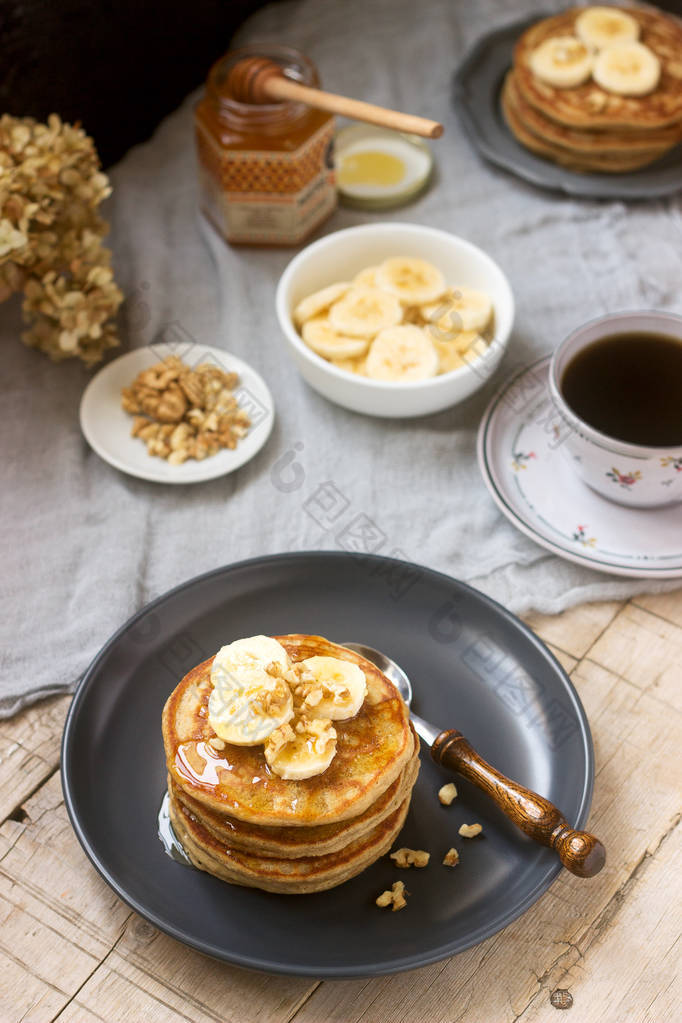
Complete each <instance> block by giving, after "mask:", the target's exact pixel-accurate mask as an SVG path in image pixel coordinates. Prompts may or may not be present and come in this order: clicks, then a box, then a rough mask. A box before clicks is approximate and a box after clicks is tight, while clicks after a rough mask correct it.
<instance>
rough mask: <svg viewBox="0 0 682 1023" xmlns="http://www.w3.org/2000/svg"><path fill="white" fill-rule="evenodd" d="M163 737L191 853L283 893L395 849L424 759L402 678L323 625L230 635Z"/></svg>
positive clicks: (198, 672)
mask: <svg viewBox="0 0 682 1023" xmlns="http://www.w3.org/2000/svg"><path fill="white" fill-rule="evenodd" d="M277 648H279V651H281V652H282V653H281V654H280V653H279V652H278V649H277ZM245 651H246V655H248V656H246V655H245ZM225 668H227V670H223V669H225ZM268 679H269V680H270V681H268ZM278 686H279V687H280V689H281V691H279V690H278V688H277V687H278ZM282 687H284V688H282ZM254 694H256V697H257V698H258V699H260V701H261V702H260V709H259V708H258V706H257V703H254ZM263 694H265V698H263ZM289 701H292V703H290V702H289ZM292 706H293V717H291V716H290V714H291V710H292ZM254 708H255V709H256V711H257V714H256V718H255V725H254V718H253V711H254ZM245 710H246V713H245ZM313 714H314V715H315V717H314V718H313ZM349 714H350V716H345V717H344V715H349ZM328 715H329V716H330V717H328ZM278 722H283V723H282V724H279V725H278V726H277V727H276V728H275V729H274V731H273V730H272V726H274V725H277V723H278ZM313 722H317V723H316V724H314V723H313ZM332 733H335V735H334V738H333V739H331V738H330V735H331V734H332ZM221 734H222V735H223V736H228V739H225V738H221ZM264 736H265V738H263V737H264ZM163 738H164V746H165V751H166V761H167V765H168V776H169V777H168V791H169V807H170V819H171V823H172V825H173V830H174V831H175V833H176V836H177V838H178V840H179V841H180V843H181V844H182V846H183V848H184V849H185V851H186V853H187V855H188V856H189V858H190V859H191V861H192V862H193V863H194V865H195V866H197V867H199V868H200V869H202V870H206V871H208V872H209V873H211V874H214V875H215V876H216V877H219V878H222V879H223V880H225V881H229V882H231V883H233V884H239V885H246V886H250V887H255V888H263V889H265V890H267V891H274V892H285V893H292V894H293V893H297V894H300V893H305V892H315V891H321V890H323V889H326V888H332V887H334V886H335V885H338V884H341V883H342V882H343V881H346V880H348V879H349V878H351V877H354V876H355V875H356V874H358V873H360V872H361V871H362V870H364V869H365V868H366V867H368V866H369V865H370V864H371V863H373V862H374V861H375V860H376V859H378V858H379V857H380V856H382V855H383V854H384V853H386V852H388V850H389V849H390V848H391V845H392V844H393V841H394V839H395V837H396V836H397V835H398V833H399V831H400V830H401V828H402V826H403V823H404V821H405V817H406V816H407V811H408V809H409V804H410V796H411V792H412V787H413V785H414V783H415V781H416V779H417V774H418V771H419V742H418V739H417V737H416V735H415V733H414V731H413V729H412V726H411V725H410V722H409V714H408V710H407V707H406V706H405V703H404V702H403V700H402V699H401V697H400V695H399V694H398V692H397V690H396V689H395V687H394V686H393V685H392V683H391V682H389V680H388V679H387V678H386V677H385V676H384V675H383V674H382V673H381V672H380V671H379V670H378V669H377V668H376V667H375V666H374V665H373V664H370V662H368V661H366V660H364V658H362V657H360V656H358V655H357V654H355V653H353V652H352V651H350V650H347V649H346V648H345V647H340V646H337V645H336V644H334V643H330V642H329V641H328V640H325V639H323V638H322V637H319V636H305V635H291V636H279V637H276V638H275V639H273V638H271V637H265V636H257V637H251V638H250V639H248V640H246V639H245V640H238V641H236V642H235V643H233V644H230V646H228V647H223V648H222V650H221V651H220V652H219V654H218V655H216V658H212V659H209V660H208V661H205V662H204V663H203V664H200V665H198V666H197V667H196V668H194V669H193V670H192V671H190V672H189V673H188V675H186V676H185V678H184V679H183V680H182V681H181V682H180V684H179V685H178V686H177V688H176V689H175V690H174V691H173V693H172V694H171V696H170V697H169V699H168V702H167V703H166V706H165V708H164V712H163ZM230 739H232V740H234V739H238V740H239V742H234V741H230ZM245 739H246V740H248V741H249V742H250V743H251V744H249V745H246V744H244V741H243V740H245ZM256 740H258V741H256ZM332 747H333V749H332ZM312 771H315V772H316V773H311V772H312ZM284 775H286V777H284Z"/></svg>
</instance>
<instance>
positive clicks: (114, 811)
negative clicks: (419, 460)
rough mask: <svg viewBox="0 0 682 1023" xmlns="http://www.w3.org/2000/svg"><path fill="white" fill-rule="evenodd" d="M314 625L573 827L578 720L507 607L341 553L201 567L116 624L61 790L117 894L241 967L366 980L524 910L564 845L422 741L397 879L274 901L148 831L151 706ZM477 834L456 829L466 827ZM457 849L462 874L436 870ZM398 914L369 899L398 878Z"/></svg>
mask: <svg viewBox="0 0 682 1023" xmlns="http://www.w3.org/2000/svg"><path fill="white" fill-rule="evenodd" d="M260 632H263V633H270V634H279V633H287V632H308V633H320V634H322V635H326V636H328V637H329V638H330V639H333V640H336V641H339V642H341V641H344V640H350V639H353V640H356V641H358V642H363V643H368V644H371V645H372V646H375V647H378V648H379V649H380V650H384V651H385V652H386V653H387V654H389V655H391V656H392V657H394V658H395V659H396V660H397V661H399V663H400V664H402V666H403V667H404V668H405V669H406V670H407V672H408V673H409V674H410V676H411V678H412V683H413V686H414V692H415V710H417V711H418V712H419V713H420V714H421V715H423V716H424V717H426V718H427V719H430V720H432V721H433V722H435V723H437V724H439V725H441V724H442V725H443V727H446V726H448V727H457V728H459V729H460V730H462V731H463V732H464V733H465V735H466V736H467V737H468V738H469V739H470V740H471V741H472V742H473V744H474V745H475V746H476V747H477V749H478V750H479V751H480V752H481V753H482V754H483V756H485V757H487V758H488V759H489V760H491V761H492V763H494V764H495V765H496V766H497V767H499V768H501V770H502V771H504V772H505V773H506V774H509V775H511V776H512V777H514V778H517V779H518V780H519V781H521V782H523V784H524V785H528V786H530V787H531V788H534V789H536V790H537V791H539V792H540V793H542V794H543V795H545V796H548V797H549V798H550V799H551V800H552V801H553V802H554V803H556V804H557V805H558V806H559V807H560V808H561V809H562V810H563V812H564V813H565V815H566V817H567V818H568V820H569V822H571V823H573V824H574V825H575V826H576V827H582V826H583V825H584V824H585V822H586V819H587V815H588V811H589V806H590V800H591V796H592V781H593V751H592V742H591V737H590V731H589V726H588V724H587V720H586V718H585V713H584V711H583V708H582V706H581V704H580V701H579V699H578V697H577V695H576V693H575V690H574V689H573V687H572V685H571V683H570V682H569V680H568V678H567V677H566V675H565V674H564V672H563V671H562V669H561V668H560V667H559V665H558V664H557V662H556V661H555V660H554V658H553V657H552V655H551V654H550V653H549V651H548V650H547V648H546V647H545V646H544V645H543V643H541V642H540V640H539V639H537V637H536V636H534V635H533V634H532V633H531V632H530V630H529V629H527V628H526V627H525V626H524V625H523V624H522V623H521V622H519V621H518V620H517V619H516V618H514V616H513V615H511V614H509V613H508V612H507V611H505V610H504V609H503V608H502V607H500V606H499V605H498V604H495V603H494V602H493V601H491V600H489V599H488V598H487V597H484V596H483V595H482V594H480V593H478V592H477V591H476V590H473V589H471V588H470V587H468V586H465V585H464V584H463V583H459V582H456V581H455V580H454V579H451V578H449V577H448V576H446V575H441V574H440V573H438V572H433V571H430V570H428V569H424V568H419V567H418V566H416V565H411V564H408V563H406V562H401V561H396V560H394V559H391V558H381V557H374V556H362V557H360V556H356V555H353V554H347V553H345V552H312V553H299V554H281V555H272V556H269V557H263V558H256V559H254V560H251V561H244V562H241V563H238V564H235V565H230V566H227V567H225V568H221V569H219V570H218V571H216V572H211V573H209V574H208V575H203V576H199V577H198V578H197V579H192V580H191V581H190V582H188V583H185V584H184V585H183V586H179V587H178V588H177V589H175V590H172V591H171V592H170V593H167V594H166V595H165V596H163V597H160V598H159V599H158V600H156V601H154V602H153V603H152V604H150V605H149V606H148V607H146V608H145V609H144V610H143V611H141V612H140V613H139V614H137V615H135V617H134V618H131V619H130V621H129V622H128V623H127V624H126V625H124V626H123V628H122V629H120V630H119V631H118V632H117V633H116V635H114V636H113V637H112V639H111V640H109V642H108V643H107V644H106V646H105V647H104V648H103V650H102V651H101V653H100V654H99V655H98V656H97V657H96V659H95V660H94V662H93V663H92V665H91V666H90V668H89V669H88V671H87V672H86V674H85V676H84V678H83V680H82V682H81V684H80V686H79V687H78V691H77V693H76V695H75V697H74V700H73V704H72V706H71V710H70V712H69V716H68V719H67V722H66V727H65V731H64V741H63V749H62V780H63V785H64V797H65V800H66V805H67V808H68V811H69V815H70V817H71V822H72V824H73V827H74V829H75V831H76V834H77V835H78V838H79V840H80V842H81V844H82V846H83V848H84V849H85V851H86V853H87V854H88V856H89V857H90V859H91V860H92V862H93V864H94V865H95V867H96V868H97V870H98V871H99V872H100V874H101V875H102V877H103V878H104V879H105V880H106V881H107V882H108V883H109V884H110V885H111V887H112V888H113V889H114V891H115V892H116V893H117V895H119V896H120V897H121V898H122V899H124V900H125V901H126V902H127V903H128V904H129V905H130V906H131V907H132V908H133V909H135V910H136V911H137V912H138V913H140V914H141V915H142V916H144V917H146V918H147V920H149V921H150V922H151V923H152V924H154V925H155V926H157V927H159V928H160V929H161V930H163V931H166V932H167V933H168V934H170V935H172V936H173V937H174V938H177V939H179V940H180V941H184V942H186V943H187V944H188V945H191V946H193V947H194V948H197V949H199V950H201V951H202V952H206V953H208V954H209V955H212V956H216V957H217V958H219V959H224V960H227V961H228V962H231V963H234V964H236V965H238V966H245V967H251V968H254V969H262V970H271V971H275V972H279V973H292V974H298V975H304V976H315V977H359V976H370V975H378V974H385V973H393V972H397V971H399V970H406V969H410V968H412V967H415V966H421V965H424V964H426V963H431V962H434V961H436V960H439V959H443V958H445V957H446V956H449V955H452V954H453V953H455V952H461V951H462V950H463V949H465V948H468V947H469V946H471V945H474V944H476V943H477V942H479V941H482V940H483V939H484V938H487V937H489V936H490V935H491V934H494V933H495V932H496V931H499V930H500V929H501V928H502V927H505V926H506V925H507V924H508V923H510V921H512V920H514V919H515V918H516V917H517V916H519V915H520V914H521V913H523V912H524V910H526V909H528V907H529V906H531V905H532V904H533V903H534V902H535V901H536V899H538V898H539V897H540V895H541V894H542V893H543V892H544V891H545V890H546V889H547V888H548V887H549V885H550V884H551V882H552V880H553V879H554V878H555V877H556V875H557V874H558V872H559V869H560V864H559V861H558V859H557V858H556V856H555V855H554V854H553V853H551V852H549V851H548V850H547V849H543V848H541V847H539V846H537V845H535V844H534V843H533V842H531V841H530V840H529V839H528V838H526V837H525V836H524V835H522V834H521V833H520V832H518V831H517V830H516V828H515V827H514V826H513V825H512V824H511V823H510V822H509V821H508V820H507V819H506V818H505V817H504V816H503V815H502V814H501V813H499V812H498V811H497V809H496V808H495V807H494V806H493V805H492V804H491V803H490V802H489V800H488V799H486V797H485V796H483V795H482V794H481V793H479V792H478V791H477V790H476V789H474V788H473V787H472V786H470V785H469V784H468V783H466V782H465V781H463V780H462V779H459V780H458V782H457V787H458V789H459V793H460V796H459V799H458V800H456V801H455V803H453V804H452V806H450V807H443V806H441V805H440V803H439V802H438V799H437V797H436V792H437V790H438V788H439V787H440V785H442V784H443V783H444V780H446V779H447V777H448V776H447V775H446V774H445V772H443V771H442V769H440V768H437V767H436V766H435V764H433V762H432V761H431V760H430V758H429V756H428V754H423V755H422V769H421V772H420V776H419V781H418V783H417V786H416V788H415V792H414V796H413V800H412V807H411V810H410V813H409V817H408V820H407V823H406V825H405V829H404V831H403V833H402V835H401V838H400V843H401V844H402V845H407V846H411V847H413V848H419V849H422V848H423V849H428V850H430V851H431V853H432V862H431V865H430V866H429V867H428V868H426V869H425V870H412V871H410V873H409V876H408V875H406V874H405V873H403V872H398V871H396V870H395V868H394V867H393V866H392V864H391V862H390V861H389V860H388V858H386V857H385V858H384V859H383V860H382V861H381V862H379V863H376V864H375V865H374V866H373V867H370V868H369V869H368V870H367V871H365V872H364V873H363V874H361V875H360V876H359V877H357V878H355V879H353V880H352V881H348V882H346V883H345V884H344V885H341V886H340V887H339V888H334V889H332V890H331V891H329V892H323V893H320V894H317V895H300V896H293V895H289V896H287V895H271V894H268V893H266V892H261V891H257V890H255V889H248V888H239V887H235V886H232V885H229V884H225V883H224V882H222V881H219V880H217V879H216V878H214V877H211V876H210V875H208V874H205V873H202V872H200V871H197V870H193V869H191V868H188V867H185V866H183V865H182V864H180V863H177V862H175V861H174V860H172V859H171V858H170V857H169V856H167V855H166V854H165V852H164V850H163V848H162V846H161V843H160V842H159V839H158V838H157V833H156V829H157V821H156V818H157V812H158V809H159V806H160V803H161V798H162V796H163V793H164V791H165V786H166V780H165V774H166V772H165V764H164V755H163V747H162V743H161V710H162V707H163V704H164V702H165V700H166V697H167V696H168V694H169V693H170V692H171V690H172V689H173V688H174V687H175V685H176V684H177V682H178V681H179V679H180V678H181V677H182V676H183V675H184V674H185V672H186V671H188V670H189V669H190V668H191V667H193V666H194V665H195V664H197V663H198V662H199V661H201V660H202V659H204V658H206V657H208V656H210V654H211V653H213V652H214V651H215V650H217V649H218V647H220V646H221V645H222V644H224V643H228V642H230V641H231V640H233V639H236V638H238V637H240V636H248V635H252V634H254V633H260ZM473 821H480V822H481V823H482V824H483V836H482V837H481V838H477V839H473V840H462V839H461V838H459V836H458V834H457V831H458V828H459V826H460V824H462V823H464V822H468V823H471V822H473ZM451 845H454V846H456V847H458V848H459V849H460V852H461V863H460V865H459V866H457V867H455V868H454V869H449V868H447V867H443V866H442V865H441V863H440V861H441V859H442V857H443V855H444V853H445V852H446V851H447V849H448V848H449V847H450V846H451ZM398 876H400V877H402V878H403V879H404V880H406V881H407V882H408V887H409V890H410V891H411V893H412V895H411V897H410V900H409V902H408V905H407V908H406V909H404V910H403V911H402V912H400V913H395V914H392V913H390V912H388V911H385V910H379V909H378V908H377V907H376V906H374V899H375V898H376V896H377V895H378V894H379V893H380V892H381V891H383V890H384V889H385V888H387V887H389V886H390V884H391V883H392V881H394V880H396V877H398Z"/></svg>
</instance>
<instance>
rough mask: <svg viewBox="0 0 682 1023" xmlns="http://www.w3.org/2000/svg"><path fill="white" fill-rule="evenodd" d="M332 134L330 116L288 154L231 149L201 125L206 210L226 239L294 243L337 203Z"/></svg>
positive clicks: (203, 190) (323, 217)
mask: <svg viewBox="0 0 682 1023" xmlns="http://www.w3.org/2000/svg"><path fill="white" fill-rule="evenodd" d="M333 138H334V122H333V120H329V121H327V122H325V124H323V125H322V127H321V128H320V129H319V130H318V131H317V132H315V134H314V135H312V136H311V137H310V138H309V139H308V140H307V141H306V142H305V143H304V144H303V145H302V146H300V147H299V148H298V149H296V150H294V151H293V152H290V153H287V152H280V151H273V150H270V151H264V150H235V151H232V150H223V149H220V147H218V146H217V144H216V142H215V141H214V140H213V139H212V138H211V137H210V136H209V135H208V134H207V133H206V132H204V131H203V129H202V128H201V126H199V139H198V141H199V146H200V150H203V153H202V154H201V155H202V157H203V158H202V159H200V161H199V169H200V177H201V186H202V192H203V207H204V211H205V213H206V214H207V216H208V217H209V218H210V219H211V220H212V221H213V223H214V224H215V226H216V227H217V228H218V230H219V231H220V233H221V234H222V235H223V236H224V237H225V238H226V239H227V241H230V242H260V243H265V244H295V243H296V242H298V241H300V240H301V239H302V238H304V237H305V236H306V235H307V234H309V233H310V232H311V231H312V230H313V229H314V228H315V227H316V226H317V225H318V224H319V223H321V222H322V221H323V220H324V219H325V218H326V217H327V216H328V215H329V214H330V213H331V212H332V210H333V209H334V208H335V206H336V187H335V179H334V167H333V159H332V145H333ZM206 146H208V147H210V149H211V152H210V154H208V153H206V150H205V147H206ZM207 156H209V159H206V157H207Z"/></svg>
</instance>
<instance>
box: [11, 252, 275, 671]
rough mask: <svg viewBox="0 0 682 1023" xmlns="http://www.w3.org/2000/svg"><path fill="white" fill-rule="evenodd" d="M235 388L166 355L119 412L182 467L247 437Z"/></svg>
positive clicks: (134, 386) (233, 378) (203, 368)
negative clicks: (126, 416)
mask: <svg viewBox="0 0 682 1023" xmlns="http://www.w3.org/2000/svg"><path fill="white" fill-rule="evenodd" d="M0 241H1V238H0ZM238 382H239V378H238V377H237V375H236V374H235V373H227V372H225V371H224V370H222V369H220V368H219V367H218V366H212V365H210V364H208V363H202V364H201V365H200V366H197V367H196V368H195V369H191V368H190V367H189V366H187V365H185V363H184V362H183V361H182V360H181V359H179V358H178V357H177V356H176V355H169V356H168V357H167V358H166V359H164V360H163V362H158V363H156V365H154V366H150V367H149V369H145V370H142V372H140V373H138V375H137V376H136V377H135V379H134V380H133V382H132V383H131V384H130V386H129V387H124V388H123V390H122V391H121V406H122V408H123V409H124V411H125V412H128V413H130V415H132V416H134V419H133V426H132V430H131V434H132V436H133V437H139V438H140V439H141V440H143V441H144V442H145V443H146V445H147V452H148V453H149V454H150V455H156V456H157V457H158V458H165V459H166V460H167V461H168V463H169V465H181V464H182V463H183V462H186V461H187V459H188V458H194V459H196V460H198V461H200V460H202V459H204V458H209V457H210V456H211V455H215V454H217V453H218V451H220V450H221V449H222V448H230V449H233V448H235V447H236V446H237V444H238V442H239V440H240V439H241V438H242V437H243V436H245V434H246V433H247V432H248V429H249V426H250V425H251V420H250V419H249V416H248V414H247V412H246V411H245V410H244V409H241V408H240V407H239V404H238V402H237V400H236V398H235V397H234V394H233V393H232V392H233V390H234V388H235V387H236V386H237V384H238ZM269 667H272V665H270V666H269Z"/></svg>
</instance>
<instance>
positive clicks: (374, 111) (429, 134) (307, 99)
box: [262, 75, 443, 139]
mask: <svg viewBox="0 0 682 1023" xmlns="http://www.w3.org/2000/svg"><path fill="white" fill-rule="evenodd" d="M262 88H263V91H264V92H265V93H266V94H267V95H268V96H269V97H270V99H274V100H285V99H290V100H296V101H297V102H299V103H305V104H307V105H308V106H309V107H315V108H316V109H317V110H327V111H329V112H330V113H332V114H341V116H343V117H352V118H353V119H354V120H356V121H367V122H368V123H369V124H378V125H380V126H381V127H382V128H392V129H393V130H394V131H404V132H408V133H410V134H412V135H423V136H424V138H429V139H437V138H440V136H441V135H442V134H443V125H442V124H439V123H438V121H429V120H428V119H427V118H426V117H417V116H416V115H414V114H403V113H401V112H400V111H398V110H387V109H386V107H378V106H375V105H374V103H365V102H364V101H363V100H359V99H351V98H350V97H349V96H337V95H336V94H335V93H332V92H323V91H322V89H311V88H310V87H309V86H307V85H301V84H300V83H299V82H292V81H291V79H290V78H285V77H284V75H272V77H269V78H268V79H267V80H266V81H264V82H263V85H262Z"/></svg>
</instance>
